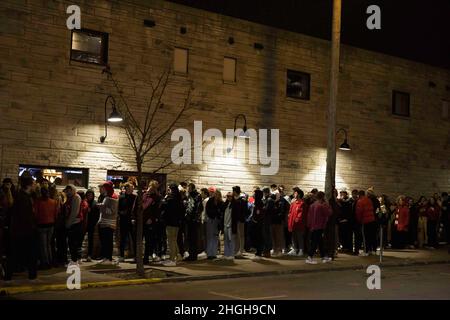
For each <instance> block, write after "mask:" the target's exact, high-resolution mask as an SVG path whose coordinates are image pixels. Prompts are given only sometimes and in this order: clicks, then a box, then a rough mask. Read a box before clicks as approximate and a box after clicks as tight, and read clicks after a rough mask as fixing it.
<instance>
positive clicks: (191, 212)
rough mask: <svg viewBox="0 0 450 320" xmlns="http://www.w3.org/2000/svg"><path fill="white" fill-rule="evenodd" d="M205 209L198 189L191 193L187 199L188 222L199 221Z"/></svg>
mask: <svg viewBox="0 0 450 320" xmlns="http://www.w3.org/2000/svg"><path fill="white" fill-rule="evenodd" d="M202 211H203V203H202V197H201V195H200V194H199V193H198V192H197V191H192V192H190V193H189V195H188V198H187V200H186V222H188V223H199V222H200V221H201V214H202Z"/></svg>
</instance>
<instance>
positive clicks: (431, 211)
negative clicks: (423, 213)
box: [427, 197, 441, 249]
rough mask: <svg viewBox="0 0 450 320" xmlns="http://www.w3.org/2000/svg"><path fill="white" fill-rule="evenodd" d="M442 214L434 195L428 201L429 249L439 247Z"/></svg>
mask: <svg viewBox="0 0 450 320" xmlns="http://www.w3.org/2000/svg"><path fill="white" fill-rule="evenodd" d="M440 216H441V208H440V206H439V204H438V203H437V202H436V200H435V198H434V197H431V198H430V200H429V201H428V208H427V236H428V249H436V248H437V247H438V239H437V233H438V224H439V218H440Z"/></svg>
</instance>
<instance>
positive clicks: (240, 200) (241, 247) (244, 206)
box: [232, 186, 248, 258]
mask: <svg viewBox="0 0 450 320" xmlns="http://www.w3.org/2000/svg"><path fill="white" fill-rule="evenodd" d="M233 199H234V201H233V209H232V210H233V211H234V212H235V213H236V216H237V230H236V233H234V234H233V236H234V255H235V257H236V258H241V257H242V254H243V252H244V251H245V221H246V219H247V217H248V203H247V200H246V199H245V195H243V194H241V187H240V186H234V187H233Z"/></svg>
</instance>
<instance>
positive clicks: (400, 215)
mask: <svg viewBox="0 0 450 320" xmlns="http://www.w3.org/2000/svg"><path fill="white" fill-rule="evenodd" d="M408 224H409V205H408V203H407V201H406V197H405V196H403V195H401V196H399V197H398V198H397V209H396V211H395V220H394V234H395V235H396V237H395V238H394V239H395V240H396V241H394V245H393V247H394V248H396V249H404V248H405V246H406V243H407V240H408V238H407V236H408Z"/></svg>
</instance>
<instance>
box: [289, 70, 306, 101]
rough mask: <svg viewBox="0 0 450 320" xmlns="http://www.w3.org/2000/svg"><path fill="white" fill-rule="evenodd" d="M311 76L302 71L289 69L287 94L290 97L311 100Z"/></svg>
mask: <svg viewBox="0 0 450 320" xmlns="http://www.w3.org/2000/svg"><path fill="white" fill-rule="evenodd" d="M310 78H311V76H310V75H309V74H308V73H304V72H300V71H293V70H288V71H287V81H286V96H287V97H289V98H295V99H302V100H309V82H310Z"/></svg>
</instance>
